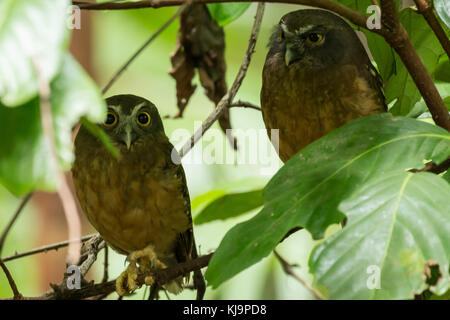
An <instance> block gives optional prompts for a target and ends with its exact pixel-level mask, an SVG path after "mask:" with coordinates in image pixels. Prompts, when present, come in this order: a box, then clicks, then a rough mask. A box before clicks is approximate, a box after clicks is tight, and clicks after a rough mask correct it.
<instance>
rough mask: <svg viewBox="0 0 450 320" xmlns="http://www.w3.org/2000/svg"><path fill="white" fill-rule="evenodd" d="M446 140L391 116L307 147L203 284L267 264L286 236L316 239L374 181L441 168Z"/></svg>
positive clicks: (449, 150)
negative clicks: (298, 232) (428, 165)
mask: <svg viewBox="0 0 450 320" xmlns="http://www.w3.org/2000/svg"><path fill="white" fill-rule="evenodd" d="M449 154H450V133H448V132H447V131H446V130H444V129H442V128H439V127H437V126H434V125H431V124H428V123H424V122H422V121H418V120H415V119H409V118H401V117H400V118H393V117H392V116H391V115H389V114H382V115H373V116H369V117H364V118H360V119H357V120H354V121H352V122H350V123H348V124H346V125H345V126H343V127H341V128H339V129H337V130H335V131H333V132H331V133H330V134H328V135H326V136H325V137H323V138H321V139H319V140H317V141H315V142H314V143H312V144H310V145H309V146H307V147H306V148H305V149H303V150H302V151H301V152H299V153H298V154H296V155H295V156H294V157H293V158H292V159H290V160H289V161H288V162H287V163H286V164H285V165H284V166H283V167H282V168H281V169H280V170H279V171H278V172H277V174H276V175H275V176H274V177H273V178H272V180H271V181H270V182H269V184H268V185H267V186H266V188H265V189H264V193H263V196H264V208H263V209H262V210H261V212H259V213H258V214H257V215H256V216H254V217H253V218H252V219H250V220H248V221H246V222H243V223H240V224H238V225H236V226H235V227H234V228H232V229H231V230H230V231H229V232H228V233H227V234H226V235H225V237H224V238H223V239H222V242H221V244H220V246H219V248H218V249H217V251H216V253H215V254H214V256H213V258H212V260H211V262H210V264H209V267H208V270H207V272H206V278H207V280H208V282H209V284H211V285H213V286H214V287H217V286H218V285H219V284H220V283H222V282H224V281H225V280H227V279H229V278H231V277H232V276H234V275H235V274H237V273H238V272H240V271H242V270H244V269H245V268H247V267H249V266H251V265H252V264H254V263H256V262H258V261H259V260H261V259H262V258H264V257H265V256H267V255H268V254H269V253H270V252H271V251H272V249H273V248H275V246H276V245H277V244H278V243H279V241H280V240H281V239H282V238H283V236H284V235H285V234H286V233H287V232H288V231H289V230H290V229H292V228H294V227H297V226H302V227H305V228H306V229H308V230H309V231H310V232H311V234H312V236H313V238H314V239H319V238H321V237H322V236H323V234H324V232H325V230H326V228H327V227H328V226H329V225H331V224H334V223H339V222H340V221H342V219H343V218H344V215H343V214H342V213H341V212H340V211H339V210H338V205H339V203H340V201H341V200H342V199H345V198H347V197H348V196H350V194H352V193H353V192H354V191H355V190H357V189H358V188H360V187H361V186H362V185H363V184H364V183H365V182H366V181H368V180H369V179H370V178H371V177H373V176H378V175H382V174H385V173H386V172H389V171H395V170H397V171H402V170H405V169H408V168H413V167H419V168H420V167H422V166H423V160H424V159H431V160H433V161H435V162H436V163H440V162H442V161H443V160H444V159H445V158H446V157H447V156H448V155H449Z"/></svg>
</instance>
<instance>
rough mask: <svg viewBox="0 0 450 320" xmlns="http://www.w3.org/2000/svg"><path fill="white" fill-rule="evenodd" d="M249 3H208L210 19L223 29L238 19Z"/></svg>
mask: <svg viewBox="0 0 450 320" xmlns="http://www.w3.org/2000/svg"><path fill="white" fill-rule="evenodd" d="M250 4H251V3H250V2H236V3H233V2H232V3H209V4H207V5H206V6H207V7H208V10H209V13H210V14H211V17H212V18H213V19H214V20H216V21H217V23H218V24H219V26H221V27H223V26H225V25H227V24H229V23H230V22H232V21H234V20H236V19H237V18H239V17H240V16H241V15H242V14H243V13H244V12H245V11H246V10H247V9H248V7H249V6H250Z"/></svg>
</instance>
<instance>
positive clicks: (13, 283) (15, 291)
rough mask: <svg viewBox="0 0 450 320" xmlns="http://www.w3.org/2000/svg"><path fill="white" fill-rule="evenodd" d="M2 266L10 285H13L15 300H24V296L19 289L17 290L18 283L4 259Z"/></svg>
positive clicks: (0, 264)
mask: <svg viewBox="0 0 450 320" xmlns="http://www.w3.org/2000/svg"><path fill="white" fill-rule="evenodd" d="M0 267H1V268H2V269H3V272H4V273H5V275H6V278H7V279H8V283H9V286H10V287H11V290H12V292H13V294H14V297H13V299H14V300H22V298H23V296H22V295H21V294H20V292H19V290H17V286H16V283H15V282H14V279H13V277H12V275H11V273H10V272H9V270H8V268H7V267H6V265H5V264H4V263H3V261H2V260H0Z"/></svg>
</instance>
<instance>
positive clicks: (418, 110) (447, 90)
mask: <svg viewBox="0 0 450 320" xmlns="http://www.w3.org/2000/svg"><path fill="white" fill-rule="evenodd" d="M435 85H436V89H437V90H438V91H439V93H440V95H441V97H442V99H443V100H444V104H445V106H446V107H447V109H448V110H449V111H450V83H449V82H437V81H436V82H435ZM427 111H428V106H427V104H426V103H425V100H423V98H420V100H419V102H417V103H416V104H415V105H414V107H413V108H412V109H411V110H410V111H409V112H408V114H407V115H406V116H407V117H418V116H419V115H421V114H423V113H424V112H427Z"/></svg>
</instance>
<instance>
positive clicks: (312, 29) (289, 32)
mask: <svg viewBox="0 0 450 320" xmlns="http://www.w3.org/2000/svg"><path fill="white" fill-rule="evenodd" d="M269 47H270V51H269V56H271V55H276V54H278V55H282V56H283V57H284V60H285V63H286V67H288V68H289V67H294V68H297V67H305V66H312V67H318V68H326V67H330V66H332V65H335V64H339V65H341V64H343V63H354V62H356V61H354V60H355V59H356V60H359V61H360V59H364V61H365V60H366V59H368V56H367V53H366V51H365V49H364V47H363V45H362V43H361V41H360V40H359V38H358V36H357V35H356V33H355V31H354V30H353V29H352V27H350V25H349V24H348V23H347V22H346V21H345V20H343V19H342V18H341V17H339V16H338V15H336V14H334V13H331V12H329V11H325V10H318V9H306V10H298V11H293V12H290V13H288V14H286V15H284V16H283V17H282V18H281V20H280V22H279V24H278V25H277V26H275V29H274V32H273V34H272V36H271V38H270V42H269Z"/></svg>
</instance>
